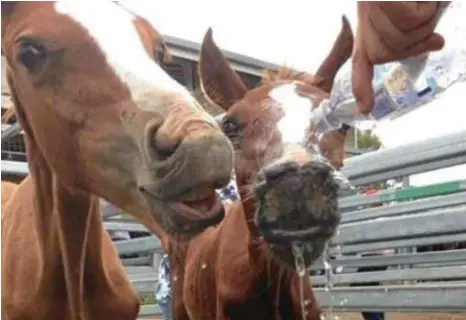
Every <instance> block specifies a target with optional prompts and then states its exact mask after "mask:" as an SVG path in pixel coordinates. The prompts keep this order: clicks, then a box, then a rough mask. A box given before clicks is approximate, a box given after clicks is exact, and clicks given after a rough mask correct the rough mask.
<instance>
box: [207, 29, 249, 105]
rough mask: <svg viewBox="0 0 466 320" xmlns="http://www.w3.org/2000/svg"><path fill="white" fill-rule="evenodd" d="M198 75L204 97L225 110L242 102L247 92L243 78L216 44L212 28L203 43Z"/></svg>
mask: <svg viewBox="0 0 466 320" xmlns="http://www.w3.org/2000/svg"><path fill="white" fill-rule="evenodd" d="M198 73H199V79H200V83H201V88H202V91H203V93H204V95H206V96H207V97H208V98H209V99H210V100H212V101H213V102H214V103H215V104H217V105H219V106H220V107H222V108H223V109H224V110H228V108H229V107H231V106H232V105H233V104H234V103H235V102H237V101H239V100H241V99H242V98H243V97H244V95H245V94H246V92H247V87H246V85H245V84H244V82H243V81H242V80H241V77H240V76H239V74H238V73H237V72H236V71H235V70H233V68H232V67H231V66H230V64H229V63H228V61H227V59H226V58H225V56H224V55H223V53H222V51H221V50H220V49H219V48H218V47H217V45H216V44H215V42H214V39H213V37H212V28H209V29H208V30H207V33H206V35H205V36H204V40H203V41H202V47H201V55H200V58H199V65H198Z"/></svg>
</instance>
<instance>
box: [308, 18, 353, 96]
mask: <svg viewBox="0 0 466 320" xmlns="http://www.w3.org/2000/svg"><path fill="white" fill-rule="evenodd" d="M341 19H342V27H341V30H340V33H339V35H338V38H337V39H336V41H335V43H334V44H333V47H332V50H330V53H329V54H328V56H327V58H325V60H324V62H322V64H321V65H320V67H319V68H318V69H317V72H316V74H315V75H316V76H318V77H319V78H321V79H322V82H321V84H320V85H319V87H320V88H322V89H323V90H325V91H326V92H330V91H331V90H332V87H333V81H334V80H335V76H336V74H337V72H338V70H340V68H341V67H342V66H343V65H344V64H345V62H346V61H347V60H348V59H349V58H350V57H351V52H352V51H353V42H354V37H353V31H352V30H351V25H350V24H349V22H348V19H347V18H346V16H342V18H341Z"/></svg>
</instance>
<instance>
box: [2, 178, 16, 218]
mask: <svg viewBox="0 0 466 320" xmlns="http://www.w3.org/2000/svg"><path fill="white" fill-rule="evenodd" d="M16 189H18V184H16V183H14V182H10V181H3V180H2V211H3V209H4V208H5V205H6V204H7V202H8V201H9V200H10V198H11V197H12V196H13V195H14V193H15V192H16Z"/></svg>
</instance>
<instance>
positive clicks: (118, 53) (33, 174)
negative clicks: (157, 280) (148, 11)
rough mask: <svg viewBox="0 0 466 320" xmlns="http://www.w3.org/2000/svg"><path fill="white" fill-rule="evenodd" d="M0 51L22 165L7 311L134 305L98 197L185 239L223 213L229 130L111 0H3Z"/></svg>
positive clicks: (6, 283)
mask: <svg viewBox="0 0 466 320" xmlns="http://www.w3.org/2000/svg"><path fill="white" fill-rule="evenodd" d="M1 10H2V52H3V54H4V55H5V58H6V62H7V70H6V75H7V80H8V84H9V87H10V89H11V95H12V100H13V102H14V106H15V113H16V117H17V119H18V121H19V123H20V124H21V126H22V128H23V130H24V139H25V143H26V150H27V157H28V166H29V172H30V175H29V176H28V177H27V178H26V179H25V180H24V181H23V182H22V183H21V184H20V185H19V187H18V190H17V192H15V194H14V195H13V197H12V198H11V199H10V201H9V202H8V205H7V206H6V207H5V208H4V209H3V210H2V211H3V212H2V243H1V245H2V316H3V317H5V318H6V319H10V320H15V319H48V320H55V319H56V320H58V319H59V320H63V319H65V320H67V319H70V320H71V319H99V320H105V319H112V320H117V319H122V320H129V319H135V318H136V317H137V314H138V310H139V297H138V295H137V294H136V292H135V291H134V289H133V287H132V286H131V284H130V283H129V281H128V278H127V275H126V273H125V270H124V268H123V266H122V264H121V262H120V259H119V257H118V254H117V252H116V250H115V248H114V246H113V244H112V242H111V240H110V238H109V236H108V234H107V232H105V230H104V229H103V223H102V218H101V215H100V212H99V197H102V198H104V199H106V200H107V201H109V202H111V203H114V204H115V205H117V206H118V207H120V208H122V209H123V210H125V211H127V212H129V213H131V214H132V215H134V216H135V217H136V218H138V219H139V220H141V221H142V222H143V223H144V224H145V225H146V226H147V227H148V228H149V229H150V230H151V231H152V232H153V233H155V234H156V235H159V236H162V235H163V234H164V232H167V233H169V234H171V235H172V236H174V237H175V238H177V239H182V240H186V239H189V238H191V237H192V236H194V235H196V234H198V233H199V232H201V231H203V230H204V229H205V228H206V227H208V226H211V225H214V224H217V223H218V222H219V221H220V220H221V219H222V218H223V216H224V211H223V208H222V206H221V203H220V200H219V199H218V198H217V195H216V193H215V189H216V188H220V187H222V186H224V185H226V184H227V183H228V181H229V178H230V174H231V171H232V169H233V149H232V146H231V143H230V141H229V140H228V139H227V138H226V137H225V135H224V134H223V133H222V131H221V130H220V128H219V126H218V124H217V123H216V121H215V119H214V118H213V117H211V116H210V115H209V114H208V113H207V112H206V111H204V110H203V109H202V107H201V106H200V105H199V104H198V103H197V102H196V101H195V100H194V99H193V98H192V96H191V95H190V93H189V92H188V91H187V89H186V88H184V87H183V86H182V85H180V84H178V83H177V82H176V81H175V80H174V79H172V78H171V77H170V76H169V75H168V74H167V73H166V72H164V71H163V69H162V68H161V66H160V63H161V62H162V60H163V61H168V60H169V58H170V55H169V53H168V51H167V49H166V47H165V45H164V42H163V38H162V36H161V35H160V33H159V32H158V31H157V30H155V29H154V28H153V27H152V26H151V25H150V24H149V23H148V22H147V21H146V20H144V19H142V18H141V17H139V16H136V15H134V14H132V13H131V12H129V11H128V10H126V9H125V8H123V7H122V6H120V5H119V4H118V3H115V2H110V1H96V2H92V3H90V4H87V3H83V2H76V1H74V2H70V1H63V2H62V1H57V2H32V1H31V2H12V1H9V2H2V3H1Z"/></svg>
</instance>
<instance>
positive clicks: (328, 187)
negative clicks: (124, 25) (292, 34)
mask: <svg viewBox="0 0 466 320" xmlns="http://www.w3.org/2000/svg"><path fill="white" fill-rule="evenodd" d="M352 43H353V35H352V31H351V28H350V26H349V23H348V21H347V20H346V18H343V27H342V30H341V31H340V34H339V36H338V38H337V40H336V42H335V44H334V47H333V48H332V50H331V52H330V54H329V56H328V57H327V58H326V59H325V61H324V62H323V63H322V65H321V66H320V67H319V69H318V71H317V73H316V74H315V75H314V76H311V75H309V74H307V73H303V72H296V71H295V70H292V69H289V68H282V69H280V70H279V71H278V72H273V71H268V72H266V73H265V75H264V76H263V79H262V83H261V84H260V85H259V86H258V87H257V88H255V89H253V90H251V91H248V90H247V89H246V86H245V84H244V83H243V82H242V80H241V78H240V77H239V75H238V74H237V73H236V72H235V71H234V70H233V69H232V67H231V66H230V64H229V63H228V61H227V60H226V59H225V57H224V55H223V54H222V52H221V50H220V49H219V48H218V47H217V45H216V44H215V42H214V41H213V37H212V30H211V29H209V30H208V32H207V34H206V35H205V37H204V41H203V43H202V47H201V53H200V60H199V73H200V74H199V78H200V80H201V81H200V82H201V85H202V88H203V91H204V93H205V94H206V95H207V97H208V98H209V99H211V100H212V102H213V103H215V104H217V105H219V106H220V107H222V108H223V109H224V110H225V115H224V116H223V117H222V120H221V126H222V128H223V131H224V132H225V133H226V135H227V136H228V137H229V138H230V139H231V141H232V143H233V146H234V149H235V173H236V181H237V184H238V188H239V192H240V196H241V202H239V203H235V204H233V205H231V206H230V207H229V209H227V212H226V216H225V218H224V220H223V221H222V222H221V223H220V224H219V225H218V226H216V227H211V228H208V229H206V230H205V231H204V232H202V233H201V234H200V235H198V236H196V237H195V238H193V239H192V240H191V241H189V243H188V244H180V243H178V242H176V241H170V239H164V240H163V241H164V242H165V243H167V245H166V246H167V248H168V249H167V250H168V253H169V257H170V263H171V268H172V295H173V300H174V301H173V308H174V319H176V320H181V319H191V320H201V319H203V320H210V319H217V320H224V319H255V320H258V319H281V320H285V319H300V318H301V317H303V318H305V319H320V316H321V309H320V307H319V304H318V302H317V301H316V298H315V296H314V294H313V291H312V287H311V285H310V284H309V283H307V282H306V283H305V287H304V299H301V296H300V278H299V276H298V274H297V272H296V269H295V260H294V257H293V253H292V247H291V246H292V245H291V243H292V242H293V241H304V242H307V243H308V244H312V250H308V251H306V252H305V253H304V260H305V264H306V266H309V265H310V264H311V263H312V262H313V261H314V260H315V259H316V258H318V256H320V255H321V253H322V252H323V250H324V247H325V243H326V242H327V241H328V240H329V239H330V238H331V237H332V236H333V234H334V232H335V230H336V228H337V226H338V225H339V221H340V215H339V210H338V204H337V199H338V196H337V193H338V185H337V183H336V181H335V179H334V177H333V175H332V170H331V167H330V166H329V165H327V164H325V162H320V161H318V160H316V157H315V155H312V153H310V152H309V149H308V148H306V144H307V142H310V141H314V138H313V136H314V135H313V134H311V133H310V131H309V129H311V122H310V119H309V118H306V116H305V115H306V114H308V113H309V111H310V110H311V109H312V108H313V107H315V106H316V105H318V103H319V102H320V101H322V99H324V98H326V97H328V96H329V91H330V90H331V88H332V84H333V80H334V77H335V75H336V72H337V71H338V70H339V68H340V67H341V66H342V65H343V64H344V62H345V61H346V60H347V59H348V58H349V57H350V55H351V50H352ZM297 115H298V116H299V117H301V118H302V117H304V119H303V120H302V121H299V117H298V118H296V116H297ZM289 117H291V118H292V119H294V120H296V121H297V122H296V123H294V125H295V127H296V129H297V130H298V129H299V130H300V131H297V130H296V131H294V133H295V134H296V136H295V138H294V139H293V137H290V135H289V132H287V131H288V130H293V128H290V127H284V126H283V124H284V123H286V121H289V120H290V119H289ZM348 129H349V127H348V126H346V125H345V126H343V127H342V128H341V129H339V130H336V131H334V132H331V133H329V134H328V135H326V136H324V137H323V138H322V139H321V140H320V141H317V142H319V144H320V147H321V151H322V153H323V155H325V156H327V157H328V158H329V159H330V161H332V162H333V163H334V164H335V165H336V166H338V167H341V166H342V163H343V157H344V145H345V138H346V133H347V130H348ZM298 141H299V142H304V143H298ZM302 307H303V308H304V309H305V310H304V312H303V311H302V309H301V308H302ZM303 313H304V314H303Z"/></svg>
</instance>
